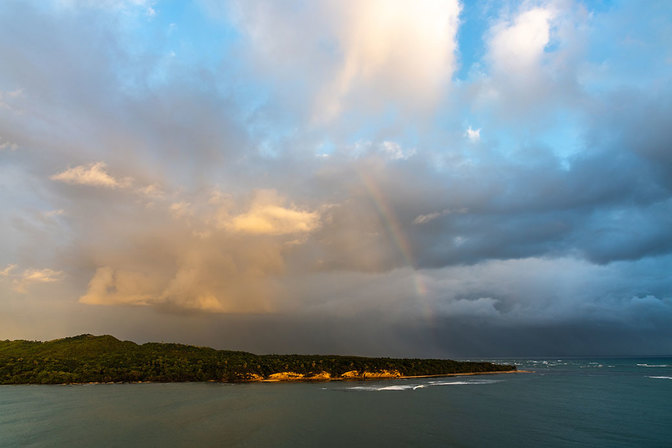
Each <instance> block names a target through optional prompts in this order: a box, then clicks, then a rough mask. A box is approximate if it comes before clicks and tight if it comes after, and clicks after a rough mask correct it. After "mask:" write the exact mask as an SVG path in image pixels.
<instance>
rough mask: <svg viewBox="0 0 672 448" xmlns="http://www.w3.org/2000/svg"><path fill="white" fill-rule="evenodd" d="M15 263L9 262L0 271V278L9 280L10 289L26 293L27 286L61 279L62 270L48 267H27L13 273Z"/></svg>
mask: <svg viewBox="0 0 672 448" xmlns="http://www.w3.org/2000/svg"><path fill="white" fill-rule="evenodd" d="M16 268H17V265H15V264H10V265H8V266H7V267H5V269H3V270H2V271H0V279H2V278H6V279H10V280H11V284H12V289H13V290H14V291H16V292H18V293H21V294H27V293H28V288H29V287H30V285H32V284H36V283H54V282H58V281H60V280H61V279H62V276H63V272H62V271H55V270H53V269H49V268H43V269H35V268H28V269H25V270H24V271H23V272H21V273H14V272H15V270H16Z"/></svg>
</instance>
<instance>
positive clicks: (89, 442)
mask: <svg viewBox="0 0 672 448" xmlns="http://www.w3.org/2000/svg"><path fill="white" fill-rule="evenodd" d="M497 361H499V362H506V363H515V364H516V365H517V366H518V368H519V369H521V370H534V371H535V373H530V374H522V373H519V374H504V375H483V376H465V377H448V378H427V379H408V380H386V381H367V382H330V383H276V384H263V383H254V384H215V383H181V384H179V383H173V384H111V385H73V386H0V447H24V446H26V447H127V446H143V447H144V446H160V447H177V446H189V447H255V448H256V447H292V448H297V447H344V446H346V447H359V446H366V447H383V446H386V447H516V448H521V447H609V448H614V447H672V358H651V359H535V360H510V359H508V360H497Z"/></svg>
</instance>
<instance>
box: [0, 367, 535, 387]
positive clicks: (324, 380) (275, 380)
mask: <svg viewBox="0 0 672 448" xmlns="http://www.w3.org/2000/svg"><path fill="white" fill-rule="evenodd" d="M510 373H535V372H534V371H533V370H501V371H496V372H464V373H437V374H433V375H407V376H405V375H401V376H392V375H388V376H384V375H376V376H361V377H354V376H353V377H342V376H339V377H323V376H319V377H307V378H306V377H303V378H298V377H296V378H254V379H248V380H241V381H216V380H206V381H104V382H103V381H90V382H83V383H52V384H41V383H16V384H2V385H1V386H87V385H91V386H95V385H112V384H179V383H219V384H247V383H327V382H331V381H372V380H407V379H422V378H447V377H454V376H474V375H498V374H510Z"/></svg>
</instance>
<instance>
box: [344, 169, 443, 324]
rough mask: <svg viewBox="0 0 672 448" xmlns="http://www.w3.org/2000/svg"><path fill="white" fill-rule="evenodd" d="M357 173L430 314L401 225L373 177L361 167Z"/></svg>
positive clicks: (426, 310) (428, 314) (422, 281)
mask: <svg viewBox="0 0 672 448" xmlns="http://www.w3.org/2000/svg"><path fill="white" fill-rule="evenodd" d="M357 174H358V175H359V178H360V180H361V181H362V185H364V187H365V189H366V191H367V193H368V195H369V197H370V198H371V201H372V202H373V204H374V206H375V207H376V211H377V212H378V215H379V216H380V218H381V221H382V223H383V225H384V227H385V231H386V233H387V235H388V237H389V239H390V241H391V242H392V243H393V244H394V245H395V246H396V247H397V249H398V250H399V253H400V254H401V256H402V257H403V258H404V261H405V264H406V266H408V267H410V268H411V269H412V273H413V284H414V289H415V292H416V296H417V298H418V299H420V302H421V305H422V307H423V308H424V310H425V313H426V314H427V316H431V315H432V313H431V310H430V309H429V304H428V301H427V300H426V296H427V287H426V286H425V282H424V279H423V278H422V276H421V275H420V273H419V272H418V269H417V267H416V263H415V257H414V256H413V251H412V248H411V245H410V243H409V241H408V238H406V235H405V234H404V232H403V231H402V229H401V226H400V225H399V220H398V219H397V217H396V215H395V213H394V211H393V210H392V208H391V207H390V205H389V203H388V201H387V199H386V198H385V196H384V195H383V193H382V191H381V190H380V188H379V187H378V184H377V183H376V182H375V180H374V179H373V177H372V176H370V175H368V174H367V173H366V172H364V171H363V170H362V169H358V170H357Z"/></svg>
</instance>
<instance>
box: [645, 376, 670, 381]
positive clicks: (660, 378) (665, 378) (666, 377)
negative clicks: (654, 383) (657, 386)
mask: <svg viewBox="0 0 672 448" xmlns="http://www.w3.org/2000/svg"><path fill="white" fill-rule="evenodd" d="M649 378H653V379H657V380H672V376H650V377H649Z"/></svg>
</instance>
